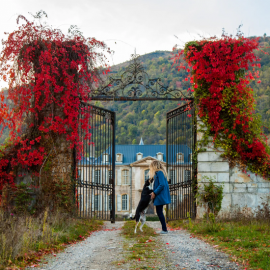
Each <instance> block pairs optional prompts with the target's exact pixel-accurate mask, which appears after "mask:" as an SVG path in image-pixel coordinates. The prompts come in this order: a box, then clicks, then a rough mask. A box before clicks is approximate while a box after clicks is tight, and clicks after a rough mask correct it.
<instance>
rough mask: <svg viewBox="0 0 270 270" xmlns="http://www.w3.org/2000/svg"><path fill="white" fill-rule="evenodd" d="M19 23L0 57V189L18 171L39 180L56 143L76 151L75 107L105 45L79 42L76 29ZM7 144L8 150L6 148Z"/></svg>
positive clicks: (94, 78)
mask: <svg viewBox="0 0 270 270" xmlns="http://www.w3.org/2000/svg"><path fill="white" fill-rule="evenodd" d="M19 20H22V21H23V24H21V25H20V26H19V27H18V29H17V30H16V31H14V32H12V33H10V34H7V35H8V36H7V39H6V40H5V41H3V49H2V51H1V57H0V79H1V80H4V81H6V82H7V83H8V96H7V97H6V99H7V100H8V101H9V103H8V104H9V105H7V102H5V103H4V93H3V92H0V101H1V102H0V116H1V117H0V126H1V127H2V129H4V128H5V127H8V128H9V129H10V141H11V142H10V143H9V145H8V146H7V147H6V148H4V149H2V150H1V152H0V190H2V187H3V185H4V184H5V183H9V184H11V185H13V183H14V179H15V177H20V176H23V175H20V171H22V172H29V173H30V174H31V176H32V179H35V177H36V178H38V177H39V173H40V170H41V168H43V167H42V166H44V163H45V161H46V160H47V159H48V157H49V156H50V155H52V154H53V153H54V152H55V151H54V150H55V149H54V147H55V146H56V145H57V143H58V144H59V140H61V139H64V140H65V141H68V143H69V146H70V148H76V149H77V150H78V151H79V150H80V147H81V145H80V140H79V134H78V127H79V125H80V126H81V128H82V129H83V130H84V134H85V136H86V137H90V136H91V134H90V133H89V124H88V123H89V121H88V119H89V117H90V115H89V113H87V112H84V111H82V112H81V113H82V117H80V120H79V121H80V122H79V121H78V114H79V105H80V102H81V101H87V100H88V94H89V91H90V89H91V87H93V86H94V85H95V84H96V83H98V81H99V75H98V74H99V72H98V71H97V68H98V67H100V66H103V67H104V65H105V66H106V63H105V61H106V58H105V57H104V54H103V51H104V50H107V48H106V46H105V44H104V43H103V42H100V41H98V40H96V39H95V38H85V37H83V36H82V34H81V33H80V32H78V31H77V30H76V31H75V32H74V31H73V32H72V31H70V35H64V34H63V33H62V32H61V31H60V30H58V29H52V28H50V27H48V26H43V25H42V24H36V23H34V22H30V21H28V20H27V19H26V18H25V17H23V16H19V17H18V20H17V22H18V23H19ZM11 145H12V147H10V146H11Z"/></svg>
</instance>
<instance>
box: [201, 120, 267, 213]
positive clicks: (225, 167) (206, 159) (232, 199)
mask: <svg viewBox="0 0 270 270" xmlns="http://www.w3.org/2000/svg"><path fill="white" fill-rule="evenodd" d="M200 129H204V125H203V122H202V121H201V120H200V119H198V130H200ZM202 137H203V132H200V131H198V133H197V141H200V140H201V139H202ZM204 150H205V151H204V152H199V153H198V186H199V190H200V189H201V188H202V187H203V185H204V184H207V181H208V180H206V179H205V178H204V176H208V177H209V178H212V180H213V182H214V183H215V184H218V185H223V186H224V189H223V192H224V197H223V201H222V208H221V211H220V213H219V216H222V215H223V216H224V215H226V216H228V215H229V216H230V215H231V214H232V213H233V212H234V211H235V210H237V209H239V208H240V209H241V210H243V208H245V210H246V211H248V212H250V213H251V212H253V213H254V211H256V209H257V208H258V206H262V203H268V204H269V205H270V180H264V179H263V178H262V177H261V176H259V175H257V176H256V175H255V174H254V173H251V172H249V171H248V172H247V173H243V172H242V171H241V170H240V169H239V168H237V167H234V168H230V167H229V163H228V162H227V161H226V160H223V159H222V158H221V157H220V155H221V154H222V153H223V149H221V148H219V149H216V148H214V147H213V145H212V144H211V143H209V145H208V146H207V147H205V148H204ZM206 211H207V207H206V205H200V206H199V205H198V206H197V215H196V217H197V218H202V217H203V214H204V213H205V212H206Z"/></svg>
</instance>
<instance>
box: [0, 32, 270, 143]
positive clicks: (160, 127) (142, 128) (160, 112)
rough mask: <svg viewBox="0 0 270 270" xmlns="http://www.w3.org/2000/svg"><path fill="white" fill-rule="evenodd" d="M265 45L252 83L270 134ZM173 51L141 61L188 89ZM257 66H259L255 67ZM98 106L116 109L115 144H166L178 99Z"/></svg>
mask: <svg viewBox="0 0 270 270" xmlns="http://www.w3.org/2000/svg"><path fill="white" fill-rule="evenodd" d="M260 45H261V47H263V48H264V49H263V50H261V51H258V52H256V54H257V55H258V56H259V57H260V58H261V62H260V63H261V68H260V69H258V71H259V74H260V81H261V83H258V79H256V80H254V81H253V82H252V83H251V87H252V88H253V90H254V96H255V99H256V102H257V107H256V112H255V113H257V114H259V115H260V117H261V120H262V125H263V130H264V132H265V134H267V135H269V134H270V99H269V97H270V37H267V36H264V37H261V38H260ZM171 57H172V54H171V52H169V51H156V52H152V53H149V54H145V55H142V56H141V57H140V60H141V63H142V65H143V67H144V68H145V71H146V72H147V73H148V75H149V77H150V78H152V79H153V78H160V79H161V81H162V83H163V84H164V85H165V86H168V87H170V88H174V89H180V90H182V91H183V92H184V93H186V90H187V88H188V87H189V84H188V83H185V82H183V79H184V78H185V76H186V72H185V71H183V70H181V71H180V72H178V71H177V69H176V67H174V66H172V60H171ZM129 64H130V61H127V62H124V63H121V64H119V65H115V66H113V67H112V68H111V70H112V72H111V74H109V76H111V75H114V76H118V75H121V74H122V73H123V72H124V70H125V68H126V67H127V66H128V65H129ZM256 69H257V68H256ZM92 103H93V104H95V105H96V106H99V107H103V108H106V109H109V110H112V111H115V112H116V144H139V142H140V138H141V137H142V138H143V141H144V143H145V144H165V139H166V113H167V112H168V111H170V110H172V109H174V108H176V107H177V106H178V104H179V101H163V100H161V101H108V102H100V101H96V102H94V101H93V102H92ZM7 136H8V130H5V131H4V134H3V136H2V137H1V138H0V143H3V141H4V140H5V138H6V137H7Z"/></svg>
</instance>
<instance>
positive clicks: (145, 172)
mask: <svg viewBox="0 0 270 270" xmlns="http://www.w3.org/2000/svg"><path fill="white" fill-rule="evenodd" d="M149 171H150V170H145V171H144V181H146V180H148V179H149Z"/></svg>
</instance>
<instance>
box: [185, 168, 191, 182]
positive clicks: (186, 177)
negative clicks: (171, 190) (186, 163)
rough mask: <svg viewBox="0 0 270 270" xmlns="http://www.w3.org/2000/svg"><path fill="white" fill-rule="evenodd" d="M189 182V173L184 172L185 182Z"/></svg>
mask: <svg viewBox="0 0 270 270" xmlns="http://www.w3.org/2000/svg"><path fill="white" fill-rule="evenodd" d="M190 180H191V171H190V170H185V182H189V181H190Z"/></svg>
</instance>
